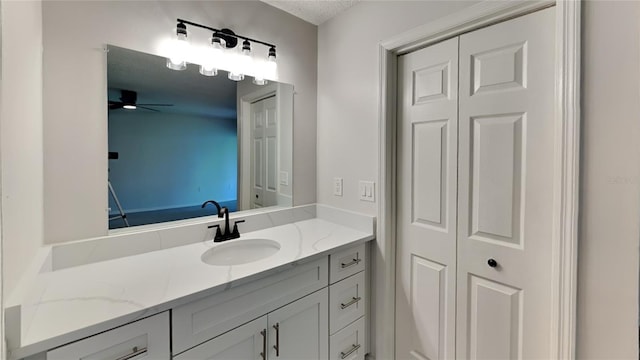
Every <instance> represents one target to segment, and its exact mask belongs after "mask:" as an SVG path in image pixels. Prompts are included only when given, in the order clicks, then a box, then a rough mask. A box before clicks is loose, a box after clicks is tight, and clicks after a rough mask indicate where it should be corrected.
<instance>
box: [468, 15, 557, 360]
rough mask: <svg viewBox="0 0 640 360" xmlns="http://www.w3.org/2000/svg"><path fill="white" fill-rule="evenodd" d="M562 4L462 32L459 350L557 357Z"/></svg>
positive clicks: (474, 355)
mask: <svg viewBox="0 0 640 360" xmlns="http://www.w3.org/2000/svg"><path fill="white" fill-rule="evenodd" d="M554 41H555V8H549V9H546V10H541V11H538V12H536V13H533V14H529V15H526V16H522V17H519V18H516V19H513V20H510V21H506V22H503V23H500V24H497V25H493V26H490V27H487V28H484V29H480V30H477V31H474V32H471V33H468V34H465V35H462V36H461V37H460V91H459V99H460V113H459V117H460V123H459V131H460V133H459V156H458V159H459V160H458V161H459V163H458V169H459V170H458V294H457V297H458V311H457V314H456V317H457V319H458V320H457V336H456V343H457V358H459V359H522V358H524V359H547V358H550V357H551V352H550V350H551V344H550V342H551V338H550V336H549V331H550V329H551V319H552V316H553V314H552V313H551V290H552V288H551V286H552V282H551V271H552V259H551V250H552V249H551V239H552V226H553V224H552V221H553V192H554V188H553V186H554V184H553V178H554V174H553V171H554V150H555V149H554V144H555V141H554V83H555V82H554V61H555V57H554V49H555V46H554Z"/></svg>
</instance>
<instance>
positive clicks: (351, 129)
mask: <svg viewBox="0 0 640 360" xmlns="http://www.w3.org/2000/svg"><path fill="white" fill-rule="evenodd" d="M468 5H470V4H469V3H465V2H457V1H449V2H443V1H429V2H399V1H390V2H363V3H360V4H358V5H356V6H354V7H353V8H351V9H350V10H348V11H347V12H345V13H343V14H341V15H339V16H337V17H336V18H334V19H332V20H331V21H328V22H326V23H324V24H322V25H320V27H319V30H318V47H319V49H318V190H317V191H318V202H320V203H323V204H329V205H332V206H337V207H341V208H345V209H350V210H354V211H361V212H364V213H367V214H372V215H374V214H376V205H375V204H373V203H366V202H360V201H359V200H358V199H357V188H358V187H357V186H358V180H361V179H364V180H366V179H372V180H373V179H376V178H377V174H378V165H377V164H378V146H379V144H378V143H377V139H378V131H379V130H378V105H379V104H378V99H377V96H378V62H377V61H378V60H377V59H378V47H377V45H378V43H379V42H380V41H383V40H387V39H389V38H392V37H394V36H395V35H398V34H400V33H402V32H404V31H406V30H408V29H410V28H412V27H415V26H417V25H421V24H425V23H428V22H429V21H430V20H433V19H436V18H439V17H442V16H444V15H446V14H447V13H450V12H453V11H455V10H458V9H460V8H462V7H464V6H468ZM639 9H640V3H638V2H611V1H601V2H600V1H587V2H586V3H585V5H584V12H583V20H584V24H583V26H584V27H583V46H584V49H583V76H584V79H583V81H584V82H583V87H582V88H583V100H582V101H583V125H582V129H583V139H582V184H581V187H582V189H581V195H580V196H581V208H580V211H581V218H580V240H579V241H580V253H579V260H578V261H579V284H578V286H579V289H578V340H577V341H578V358H580V359H586V358H592V359H637V358H638V328H637V325H638V324H637V321H638V250H639V247H638V243H639V230H638V224H639V223H640V211H639V210H640V209H639V208H640V206H639V205H640V196H639V195H640V191H639V190H640V189H639V188H640V121H639V116H640V115H639V114H640V99H639V95H640V94H639V84H640V78H639V76H638V75H639V68H640V59H639V51H638V45H639V40H640V39H639V36H638V33H639V32H638V27H639V22H638V19H639V18H640V14H639ZM333 177H343V178H344V197H335V196H333V195H332V187H331V184H332V179H333ZM375 261H376V262H377V263H378V265H377V266H379V264H380V263H381V262H382V261H384V258H383V257H382V255H381V254H380V253H379V252H376V258H375ZM378 269H379V268H376V270H378ZM381 278H382V277H381V274H379V273H378V274H376V277H375V279H376V282H378V283H379V281H381ZM374 286H375V284H374ZM375 291H376V289H374V300H375V298H380V296H381V295H380V293H376V292H375ZM374 306H375V304H374ZM373 309H374V313H375V312H378V311H381V310H382V309H380V308H375V307H374V308H373ZM378 336H379V334H378ZM381 340H382V339H381V338H380V337H378V338H376V342H377V345H379V344H380V342H381Z"/></svg>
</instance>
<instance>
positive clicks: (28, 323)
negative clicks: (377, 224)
mask: <svg viewBox="0 0 640 360" xmlns="http://www.w3.org/2000/svg"><path fill="white" fill-rule="evenodd" d="M256 238H264V239H272V240H275V241H277V242H279V243H280V246H281V248H280V250H279V251H278V252H277V253H275V254H274V255H272V256H270V257H267V258H265V259H262V260H258V261H255V262H251V263H247V264H241V265H232V266H214V265H208V264H205V263H204V262H202V261H201V256H202V254H203V253H204V252H205V251H207V250H208V249H210V248H212V247H215V246H218V245H219V244H216V243H213V242H212V241H207V242H198V243H194V244H190V245H184V246H179V247H175V248H170V249H165V250H160V251H152V252H148V253H144V254H140V255H135V256H127V257H123V258H118V259H113V260H108V261H102V262H97V263H92V264H87V265H82V266H76V267H71V268H66V269H62V270H57V271H46V272H42V273H40V274H38V276H36V277H35V279H34V280H33V284H30V289H31V290H30V294H31V295H30V296H29V298H31V300H30V301H24V302H22V303H21V304H20V315H21V316H20V317H21V319H20V323H21V326H20V328H21V329H20V346H19V347H18V348H15V349H10V351H11V358H20V357H24V356H28V355H31V354H36V353H39V352H42V351H45V350H48V349H51V348H53V347H56V346H60V345H62V344H65V343H69V342H71V341H75V340H77V339H80V338H83V337H86V336H89V335H91V334H95V333H97V332H100V331H105V330H107V329H110V328H113V327H115V326H119V325H122V324H125V323H127V322H131V321H134V320H136V319H139V318H142V317H145V316H149V315H151V314H154V313H158V312H161V311H165V310H167V309H170V308H172V307H175V306H177V305H181V304H184V303H187V302H189V301H193V300H195V299H197V298H200V297H203V296H207V295H209V294H213V293H215V292H219V291H222V290H224V289H225V288H228V287H230V286H231V284H234V283H237V282H248V281H250V280H253V279H257V278H260V277H262V276H265V275H266V274H269V273H272V272H275V271H279V270H281V269H284V268H286V266H287V265H290V264H292V263H296V262H304V261H306V260H310V259H311V258H316V257H317V256H321V255H326V254H328V253H329V252H331V251H334V250H337V249H340V248H343V247H347V246H350V245H355V244H357V243H362V242H366V241H369V240H371V239H373V238H374V234H373V227H372V231H371V232H364V231H361V230H356V229H354V228H351V227H347V226H344V225H340V224H337V223H335V222H332V221H328V220H324V219H321V218H314V219H310V220H304V221H298V222H293V223H290V224H286V225H281V226H276V227H272V228H267V229H263V230H258V231H253V232H248V233H246V234H243V235H242V236H241V237H240V238H239V239H236V240H230V241H244V240H246V239H256ZM226 243H228V242H226ZM222 244H225V243H222Z"/></svg>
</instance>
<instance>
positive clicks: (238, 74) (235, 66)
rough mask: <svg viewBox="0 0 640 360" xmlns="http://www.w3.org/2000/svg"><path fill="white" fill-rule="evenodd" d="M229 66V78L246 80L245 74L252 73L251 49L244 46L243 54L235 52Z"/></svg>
mask: <svg viewBox="0 0 640 360" xmlns="http://www.w3.org/2000/svg"><path fill="white" fill-rule="evenodd" d="M229 68H230V69H229V80H233V81H242V80H244V74H247V73H251V51H250V50H248V49H246V48H244V47H243V50H242V53H241V54H238V53H236V54H233V55H232V59H230V60H229Z"/></svg>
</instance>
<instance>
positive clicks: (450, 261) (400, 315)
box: [396, 38, 458, 359]
mask: <svg viewBox="0 0 640 360" xmlns="http://www.w3.org/2000/svg"><path fill="white" fill-rule="evenodd" d="M398 61H399V63H398V79H399V84H398V90H399V94H398V96H399V99H398V104H399V106H398V173H397V179H398V194H397V195H398V207H397V209H398V213H397V218H396V219H397V271H396V284H397V285H396V359H445V358H449V359H450V358H454V356H455V354H454V352H455V304H456V303H455V291H456V178H457V174H456V166H457V165H456V157H457V147H458V144H457V132H458V130H457V123H458V91H457V90H458V38H454V39H451V40H447V41H444V42H442V43H439V44H436V45H433V46H430V47H428V48H425V49H422V50H419V51H416V52H413V53H410V54H407V55H404V56H401V57H399V59H398Z"/></svg>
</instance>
